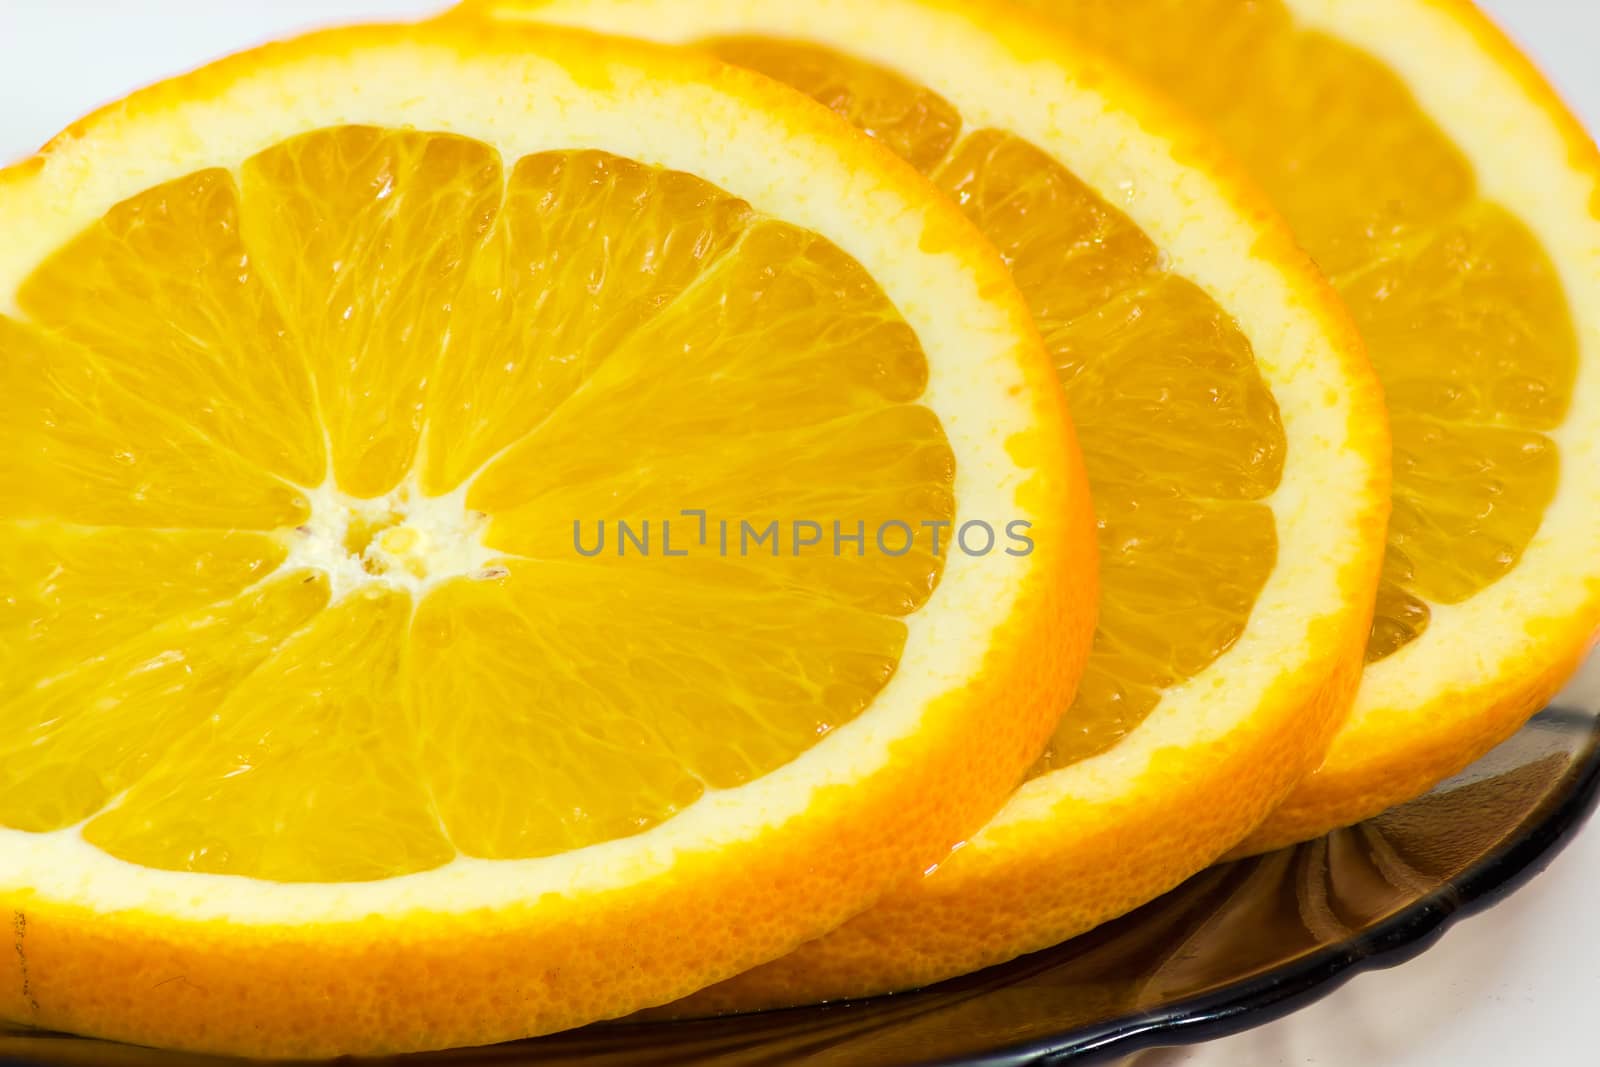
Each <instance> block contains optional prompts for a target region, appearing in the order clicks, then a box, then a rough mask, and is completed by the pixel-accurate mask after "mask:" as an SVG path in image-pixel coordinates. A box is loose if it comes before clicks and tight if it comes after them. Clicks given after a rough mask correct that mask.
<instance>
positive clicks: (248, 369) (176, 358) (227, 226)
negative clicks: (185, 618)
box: [17, 170, 326, 485]
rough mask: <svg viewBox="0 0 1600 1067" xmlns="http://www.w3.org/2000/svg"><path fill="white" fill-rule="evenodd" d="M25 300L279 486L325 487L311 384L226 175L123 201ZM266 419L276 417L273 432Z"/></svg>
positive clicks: (125, 379) (134, 389)
mask: <svg viewBox="0 0 1600 1067" xmlns="http://www.w3.org/2000/svg"><path fill="white" fill-rule="evenodd" d="M17 302H18V304H19V305H20V306H21V308H22V310H23V311H24V312H25V313H26V314H27V316H28V318H29V319H31V320H32V321H33V322H34V323H37V324H38V325H39V326H41V327H44V328H45V329H48V330H51V331H54V332H55V333H57V334H58V335H59V336H61V337H64V338H67V339H69V340H71V341H74V342H76V343H77V344H79V345H82V346H83V347H84V348H86V349H88V350H90V351H92V352H93V353H94V370H95V372H96V373H97V374H99V375H103V376H104V377H105V379H106V380H107V381H108V382H112V383H115V384H116V385H118V386H120V387H122V388H123V389H126V390H127V391H128V392H130V393H132V394H135V395H137V396H139V397H141V398H144V399H145V400H146V402H147V403H149V404H151V405H154V406H158V407H160V408H161V409H162V410H163V412H165V413H167V414H168V415H171V416H174V417H176V418H177V419H179V420H181V421H183V422H186V423H188V424H190V425H192V426H193V427H194V428H195V430H197V431H199V432H200V433H202V434H204V435H206V436H207V437H209V438H211V439H213V440H215V441H216V442H217V443H218V444H219V445H221V446H223V447H225V448H228V449H230V450H232V451H234V452H236V453H238V454H239V455H240V456H242V457H244V458H245V459H247V460H249V461H251V462H252V463H255V464H257V465H259V466H261V467H262V468H263V469H264V470H267V471H269V472H271V473H273V474H275V475H277V476H278V477H280V478H283V479H285V480H287V481H291V482H298V483H299V484H301V485H314V484H316V483H317V482H320V481H321V480H322V474H323V468H324V466H325V464H326V461H325V459H324V456H323V448H322V429H321V426H320V425H319V423H318V421H317V413H316V410H315V407H314V404H313V400H312V392H311V383H310V380H309V378H308V377H307V375H306V372H305V366H304V363H303V362H302V361H301V360H300V359H299V358H298V357H297V356H296V354H295V351H294V348H293V342H292V340H291V339H290V338H289V337H288V336H287V335H286V333H285V324H284V321H283V318H282V316H281V315H280V314H279V311H278V308H277V307H276V305H275V304H274V303H273V300H272V298H271V296H270V294H269V293H268V292H267V290H266V289H265V287H264V286H263V285H262V283H261V278H260V274H259V271H258V269H257V264H256V263H255V262H254V260H253V259H252V257H251V254H250V253H249V252H247V251H246V249H245V246H244V244H243V243H242V242H241V240H240V235H239V194H238V187H237V186H236V185H235V183H234V179H233V176H232V175H230V174H229V173H228V172H227V171H224V170H205V171H201V172H199V173H197V174H193V175H190V176H189V177H187V178H182V179H179V180H177V181H173V182H167V183H165V184H163V185H160V186H157V187H156V188H153V189H150V190H149V191H147V192H145V193H142V194H140V195H138V196H135V197H132V198H130V199H128V200H125V201H123V202H122V203H121V204H118V205H117V206H116V207H115V208H113V209H112V210H111V211H109V212H107V213H106V214H105V216H104V217H103V218H102V219H101V220H100V221H99V222H98V223H96V224H95V225H94V226H91V227H90V228H89V229H88V230H87V231H85V232H84V233H83V234H82V235H81V236H79V237H78V238H77V239H76V240H74V241H72V242H70V243H68V244H67V245H66V246H65V247H64V248H62V249H61V250H60V251H58V252H56V253H55V254H54V255H52V256H51V257H50V258H49V259H47V260H46V261H45V262H44V263H42V264H40V265H39V267H38V269H37V270H35V271H34V272H33V274H32V276H31V277H29V279H28V281H27V282H26V283H25V284H24V285H23V287H22V289H21V290H20V292H19V293H18V294H17ZM263 410H265V411H272V412H275V413H276V415H275V417H274V418H273V419H272V420H270V421H269V422H267V423H266V424H265V425H263V422H262V420H261V419H260V418H258V417H256V412H259V411H263Z"/></svg>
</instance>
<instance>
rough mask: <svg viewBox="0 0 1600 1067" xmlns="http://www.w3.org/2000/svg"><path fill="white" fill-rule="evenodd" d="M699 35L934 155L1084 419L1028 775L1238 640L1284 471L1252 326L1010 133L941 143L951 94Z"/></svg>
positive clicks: (1270, 553) (799, 46)
mask: <svg viewBox="0 0 1600 1067" xmlns="http://www.w3.org/2000/svg"><path fill="white" fill-rule="evenodd" d="M712 47H713V48H714V49H715V51H716V52H717V53H718V54H719V55H720V56H722V57H723V58H725V59H729V60H732V61H734V62H737V63H741V64H749V65H751V66H753V67H755V68H756V69H758V70H760V71H762V72H763V73H764V74H767V75H768V76H771V77H776V78H779V79H781V80H786V81H789V82H790V84H792V85H794V86H795V87H796V88H799V89H803V90H805V91H806V92H808V93H810V94H811V95H812V96H813V98H815V99H817V100H819V101H820V102H822V103H825V104H828V105H830V106H831V107H833V108H834V109H835V110H836V111H838V112H839V113H841V114H843V115H844V116H846V117H847V118H850V119H852V121H856V122H858V123H865V124H867V128H868V129H869V131H870V132H873V133H874V134H876V135H878V136H880V138H881V139H883V140H885V142H886V143H888V144H889V145H890V146H891V147H894V148H895V149H897V150H898V151H900V152H901V153H902V154H903V155H906V156H907V158H908V159H910V160H911V161H912V162H913V163H915V164H917V165H918V166H919V168H920V169H923V170H925V171H929V172H931V174H932V177H933V178H934V181H935V182H936V184H938V185H939V187H940V188H942V189H943V190H944V191H945V192H946V194H947V195H949V196H950V197H951V198H952V199H953V200H954V201H955V202H956V203H957V204H959V205H960V206H961V208H962V210H963V211H964V212H965V213H966V215H967V217H968V218H970V219H971V220H972V221H973V222H974V223H975V224H977V226H978V228H979V229H980V230H982V231H983V233H984V235H985V236H986V237H988V238H989V239H990V241H991V242H993V244H994V245H995V247H996V248H998V249H999V251H1000V253H1001V255H1002V256H1003V257H1004V258H1005V260H1006V263H1007V266H1009V267H1010V268H1011V272H1012V277H1013V278H1015V279H1016V282H1017V287H1018V288H1019V289H1020V290H1021V291H1022V294H1023V296H1024V297H1025V298H1026V299H1027V301H1028V305H1029V308H1030V309H1031V310H1032V311H1033V314H1034V318H1035V321H1036V322H1037V323H1038V325H1039V328H1040V331H1041V333H1042V334H1043V335H1044V338H1045V341H1046V343H1047V344H1048V345H1049V346H1050V348H1051V350H1052V353H1053V355H1054V356H1055V359H1056V365H1057V369H1058V372H1059V374H1060V376H1061V381H1062V383H1063V384H1064V385H1065V386H1066V388H1067V398H1068V403H1069V405H1070V406H1071V408H1072V413H1073V420H1074V422H1076V423H1077V424H1078V425H1079V426H1080V427H1081V428H1082V429H1083V430H1084V444H1083V449H1084V459H1085V462H1086V464H1087V466H1088V469H1089V479H1090V484H1091V486H1093V488H1094V494H1095V506H1096V511H1097V512H1098V515H1099V520H1100V561H1101V603H1102V607H1101V618H1100V630H1099V633H1098V634H1097V636H1096V639H1095V646H1094V651H1093V653H1092V654H1091V656H1090V659H1089V665H1088V667H1087V668H1086V671H1085V676H1084V680H1083V682H1082V683H1081V684H1080V688H1079V693H1078V698H1077V700H1076V702H1075V703H1074V704H1073V706H1072V708H1071V709H1069V710H1068V711H1067V712H1066V714H1065V715H1063V717H1062V720H1061V725H1060V726H1059V727H1058V729H1057V732H1056V736H1055V738H1054V740H1053V742H1052V744H1051V748H1050V750H1049V752H1047V753H1046V755H1045V757H1044V758H1043V759H1042V760H1041V761H1040V763H1039V764H1038V765H1037V766H1036V767H1035V768H1034V773H1035V774H1038V773H1043V772H1044V771H1047V770H1051V769H1053V768H1056V767H1061V766H1066V765H1067V764H1070V763H1073V762H1076V761H1077V760H1080V759H1083V758H1085V757H1087V756H1091V755H1094V754H1095V753H1097V752H1101V751H1104V750H1105V749H1107V748H1109V747H1110V746H1111V745H1113V744H1114V743H1115V742H1116V741H1117V740H1118V739H1119V738H1121V737H1123V736H1124V735H1126V733H1127V732H1128V731H1129V730H1130V729H1132V728H1133V727H1134V726H1136V725H1137V724H1138V723H1139V722H1140V721H1141V720H1142V719H1144V718H1145V716H1147V715H1148V714H1149V713H1150V711H1151V710H1152V709H1153V708H1154V707H1155V706H1156V704H1157V703H1158V702H1159V701H1160V698H1161V693H1162V692H1163V691H1164V690H1166V689H1169V688H1170V687H1172V686H1173V685H1175V684H1177V683H1179V682H1182V681H1183V680H1185V679H1187V678H1192V677H1194V676H1195V675H1196V674H1198V673H1199V672H1201V671H1203V670H1204V669H1205V668H1206V667H1207V666H1208V665H1209V664H1211V663H1212V662H1214V661H1215V660H1216V658H1217V657H1218V656H1220V655H1221V654H1222V653H1224V652H1226V651H1227V650H1228V648H1230V647H1231V646H1232V645H1233V643H1234V642H1235V641H1237V640H1238V637H1239V635H1240V634H1241V633H1242V632H1243V631H1244V628H1245V624H1246V622H1247V621H1248V619H1249V617H1250V611H1251V608H1252V607H1253V606H1254V604H1255V600H1256V597H1257V596H1258V594H1259V593H1260V591H1261V587H1262V585H1263V584H1264V583H1265V581H1266V579H1267V577H1268V576H1269V575H1270V574H1271V573H1272V570H1273V567H1274V566H1275V564H1276V547H1277V543H1276V533H1275V527H1274V522H1273V516H1272V512H1271V509H1270V508H1269V507H1267V506H1266V505H1264V504H1262V503H1260V501H1262V500H1264V499H1265V498H1266V497H1268V496H1270V495H1271V493H1272V492H1273V490H1274V489H1276V488H1277V485H1278V482H1279V479H1280V477H1281V475H1282V470H1283V454H1284V437H1283V429H1282V427H1281V425H1280V424H1279V420H1278V413H1277V408H1276V405H1275V403H1274V401H1273V399H1272V395H1271V393H1270V392H1269V391H1268V389H1267V387H1266V385H1265V383H1264V382H1263V381H1262V379H1261V375H1260V373H1259V371H1258V369H1257V368H1256V365H1255V359H1254V355H1253V353H1252V351H1251V348H1250V343H1249V341H1248V340H1247V339H1246V338H1245V336H1244V335H1243V334H1242V333H1241V332H1240V330H1239V328H1238V326H1237V325H1236V324H1235V323H1234V322H1233V321H1232V320H1231V319H1230V318H1229V316H1228V315H1227V314H1226V313H1224V312H1223V311H1222V309H1221V308H1219V307H1218V306H1217V304H1216V302H1215V301H1214V300H1213V299H1211V298H1210V297H1209V296H1207V295H1206V294H1205V293H1204V292H1202V291H1201V290H1200V289H1199V288H1197V287H1196V286H1194V285H1193V284H1191V283H1189V282H1186V281H1184V280H1183V279H1182V278H1179V277H1175V276H1173V275H1172V274H1171V273H1170V272H1169V271H1168V270H1167V268H1166V267H1165V265H1164V262H1163V257H1162V256H1161V254H1160V250H1159V249H1158V248H1157V247H1156V245H1155V244H1154V242H1152V241H1151V240H1150V238H1149V237H1147V236H1146V235H1145V234H1144V233H1143V232H1142V231H1141V230H1140V229H1139V228H1138V227H1137V226H1135V225H1134V224H1133V223H1132V222H1131V221H1130V220H1129V219H1128V218H1127V216H1126V215H1124V214H1123V213H1122V212H1120V211H1118V210H1117V209H1116V208H1114V207H1112V206H1111V205H1110V204H1108V203H1107V202H1106V201H1105V200H1104V199H1103V198H1102V197H1100V196H1099V195H1098V194H1096V193H1095V192H1094V191H1093V190H1092V189H1090V188H1089V187H1088V186H1086V185H1085V184H1084V183H1083V182H1081V181H1080V180H1078V179H1077V178H1076V177H1074V176H1073V175H1072V173H1071V172H1070V171H1068V170H1067V169H1066V168H1065V167H1063V166H1062V165H1061V164H1059V163H1058V162H1056V161H1055V160H1053V159H1051V158H1050V157H1049V156H1048V155H1047V154H1045V153H1044V152H1042V151H1040V150H1039V149H1038V148H1037V147H1035V146H1034V145H1032V144H1029V143H1028V142H1027V141H1026V140H1024V139H1022V138H1020V137H1017V136H1015V135H1013V134H1008V133H1004V132H1002V131H999V130H993V129H977V130H970V131H968V132H967V133H966V135H965V136H964V137H963V138H961V139H960V140H959V141H957V140H956V138H955V135H954V131H956V130H957V129H959V122H958V121H957V118H955V116H956V112H955V111H954V108H953V107H952V106H951V105H950V104H949V103H948V102H946V101H944V100H942V99H941V98H939V97H938V96H936V95H935V94H933V93H932V92H931V91H929V90H928V89H926V88H923V87H921V86H918V85H916V84H914V83H912V82H910V81H908V80H906V79H904V78H902V77H900V76H898V75H896V74H894V73H893V72H891V71H887V70H884V69H883V68H880V67H877V66H875V65H873V64H870V63H867V62H866V61H864V60H862V59H859V58H856V57H851V56H845V55H842V54H840V53H839V52H837V51H833V50H831V49H828V48H824V47H822V46H819V45H815V44H811V43H806V42H798V41H786V40H777V39H770V38H761V37H752V36H746V37H727V38H717V39H714V40H713V41H712ZM946 132H949V134H950V135H949V136H948V137H946V136H945V134H946ZM935 145H943V146H946V148H947V151H946V153H945V155H944V156H943V157H942V158H941V157H939V156H937V155H936V154H935V152H934V146H935Z"/></svg>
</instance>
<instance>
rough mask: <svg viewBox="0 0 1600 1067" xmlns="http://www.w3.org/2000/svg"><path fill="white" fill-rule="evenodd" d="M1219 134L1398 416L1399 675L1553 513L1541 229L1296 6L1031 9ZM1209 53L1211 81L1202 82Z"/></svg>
mask: <svg viewBox="0 0 1600 1067" xmlns="http://www.w3.org/2000/svg"><path fill="white" fill-rule="evenodd" d="M1028 6H1031V7H1035V8H1038V9H1040V10H1041V11H1044V12H1046V13H1047V14H1049V15H1050V16H1051V17H1052V18H1054V19H1056V20H1057V21H1059V22H1060V23H1061V24H1062V25H1063V26H1064V27H1066V28H1068V29H1070V30H1071V31H1072V32H1074V33H1075V34H1077V35H1079V36H1081V37H1082V38H1084V39H1085V40H1087V41H1089V42H1090V43H1092V44H1094V45H1096V46H1097V47H1100V48H1102V49H1104V50H1105V51H1106V52H1107V53H1108V54H1110V55H1111V56H1113V57H1115V58H1116V59H1118V60H1119V61H1121V62H1123V63H1125V64H1127V65H1128V66H1130V67H1131V68H1132V69H1133V70H1134V71H1136V72H1137V73H1139V74H1141V75H1144V76H1146V77H1147V78H1149V79H1150V80H1151V81H1152V82H1153V83H1154V84H1156V85H1158V86H1161V87H1162V88H1164V89H1166V90H1168V91H1169V92H1170V93H1171V94H1172V95H1173V97H1174V98H1175V99H1177V100H1180V101H1182V102H1183V103H1184V105H1185V106H1186V107H1187V108H1188V109H1189V110H1190V111H1191V112H1192V113H1194V114H1195V115H1198V116H1200V117H1202V118H1203V119H1205V120H1206V121H1207V122H1208V123H1210V124H1211V125H1213V126H1214V127H1215V128H1216V129H1217V130H1218V131H1219V132H1220V133H1221V135H1222V136H1223V138H1224V139H1225V140H1226V142H1227V143H1228V145H1229V146H1230V147H1231V148H1232V149H1233V151H1234V152H1235V153H1236V154H1237V155H1238V156H1239V158H1240V159H1242V160H1243V161H1244V163H1245V164H1246V165H1247V166H1248V167H1249V168H1250V169H1251V170H1252V171H1253V172H1254V174H1255V176H1256V178H1257V179H1258V180H1259V181H1260V182H1261V183H1262V184H1263V186H1264V187H1265V188H1266V189H1267V191H1268V193H1269V194H1270V195H1271V196H1272V198H1273V199H1274V201H1275V202H1276V203H1277V205H1278V207H1279V208H1280V209H1281V210H1282V211H1283V212H1284V214H1285V216H1286V217H1287V218H1288V220H1289V222H1290V224H1291V226H1292V227H1293V228H1294V230H1295V233H1296V235H1297V236H1298V237H1299V238H1300V240H1301V242H1302V243H1303V244H1304V245H1305V247H1306V248H1307V249H1308V250H1310V252H1311V253H1312V255H1313V256H1315V257H1316V259H1317V260H1318V262H1319V264H1320V265H1321V266H1322V268H1323V270H1324V271H1325V272H1326V273H1327V274H1328V275H1329V277H1330V278H1332V279H1333V281H1334V283H1335V285H1336V286H1337V287H1338V289H1339V291H1340V293H1341V294H1342V295H1343V297H1344V299H1345V302H1346V303H1347V304H1348V305H1349V307H1350V310H1351V312H1352V313H1353V315H1354V316H1355V319H1356V321H1357V324H1358V325H1359V326H1360V328H1361V332H1362V335H1363V337H1364V338H1365V340H1366V342H1367V345H1368V350H1369V353H1370V355H1371V358H1372V362H1373V365H1374V367H1375V368H1376V369H1377V372H1378V375H1379V377H1380V378H1381V379H1382V380H1383V385H1384V389H1385V392H1386V395H1387V399H1388V402H1389V406H1390V410H1391V416H1392V425H1393V432H1394V445H1395V468H1394V478H1395V487H1394V516H1393V519H1392V520H1391V523H1390V529H1389V547H1388V556H1387V559H1386V561H1385V567H1384V579H1383V584H1382V587H1381V589H1380V592H1379V595H1378V605H1377V608H1378V610H1377V617H1376V619H1375V621H1374V623H1373V630H1372V637H1371V640H1370V642H1369V644H1368V648H1367V659H1368V661H1369V662H1371V661H1376V660H1380V659H1383V658H1384V657H1386V656H1388V655H1391V654H1392V653H1394V652H1395V651H1397V650H1398V649H1400V648H1403V647H1404V646H1405V645H1407V644H1409V643H1410V642H1411V641H1413V640H1415V639H1416V638H1417V636H1418V635H1420V634H1421V633H1422V632H1424V631H1425V630H1426V629H1427V626H1428V622H1429V620H1430V617H1431V610H1430V608H1429V604H1430V603H1433V604H1454V603H1459V602H1461V601H1463V600H1466V599H1467V598H1469V597H1471V596H1472V595H1473V594H1475V593H1477V592H1479V591H1480V590H1482V589H1484V588H1486V587H1487V586H1489V585H1490V584H1492V583H1493V582H1494V581H1495V580H1496V579H1498V578H1500V577H1501V576H1502V575H1504V574H1506V573H1507V572H1508V571H1509V570H1510V569H1511V568H1512V567H1514V566H1515V565H1516V563H1517V560H1518V559H1519V558H1520V557H1521V555H1522V553H1523V551H1524V550H1525V549H1526V548H1527V546H1528V544H1529V542H1530V541H1531V540H1532V538H1533V536H1534V534H1535V532H1536V531H1537V530H1538V529H1539V526H1540V523H1541V521H1542V519H1543V516H1544V512H1545V509H1546V508H1547V507H1548V506H1549V503H1550V500H1551V499H1552V497H1553V495H1554V493H1555V489H1556V484H1557V481H1558V479H1559V473H1560V471H1559V468H1560V458H1559V455H1558V453H1557V449H1556V447H1555V445H1554V443H1553V442H1552V440H1551V439H1550V437H1549V433H1550V431H1551V430H1553V429H1555V428H1556V427H1557V426H1559V425H1560V424H1561V422H1562V421H1563V419H1564V418H1565V416H1566V412H1567V408H1568V405H1569V404H1570V402H1571V399H1572V389H1573V383H1574V378H1575V375H1576V373H1577V365H1578V352H1577V339H1576V336H1575V333H1574V328H1573V325H1572V320H1571V316H1570V314H1569V311H1568V307H1567V303H1566V298H1565V295H1564V293H1563V290H1562V287H1561V284H1560V279H1559V278H1558V277H1557V276H1556V273H1555V270H1554V268H1553V266H1552V264H1551V263H1550V261H1549V259H1548V257H1547V256H1546V254H1545V252H1544V250H1543V249H1542V248H1541V247H1540V245H1539V243H1538V241H1537V240H1536V239H1535V238H1534V236H1533V235H1532V234H1531V233H1530V232H1529V230H1528V228H1527V226H1526V225H1524V224H1523V223H1522V222H1521V221H1520V220H1519V219H1517V218H1516V217H1515V216H1514V215H1512V214H1511V213H1510V212H1509V211H1507V210H1506V209H1505V208H1504V207H1502V206H1500V205H1498V204H1495V203H1493V202H1492V201H1489V200H1486V199H1485V198H1484V197H1483V196H1482V195H1481V194H1480V193H1479V191H1478V189H1477V186H1476V178H1475V175H1474V173H1473V170H1472V167H1471V164H1470V163H1469V162H1468V160H1467V159H1466V158H1465V157H1464V156H1463V155H1462V154H1461V152H1460V151H1459V150H1458V149H1457V148H1456V146H1455V145H1454V144H1453V143H1451V141H1450V140H1449V139H1448V138H1447V137H1446V136H1445V134H1444V133H1443V132H1442V131H1441V130H1440V129H1439V128H1438V127H1437V126H1436V125H1435V124H1434V123H1433V121H1432V120H1431V119H1430V118H1429V117H1428V116H1427V114H1426V113H1425V112H1424V111H1423V110H1422V109H1421V107H1420V106H1419V105H1418V103H1417V101H1416V100H1415V98H1414V97H1413V96H1412V95H1411V92H1410V90H1409V89H1408V88H1407V87H1406V86H1405V85H1404V84H1403V83H1402V82H1401V81H1400V80H1399V78H1398V77H1397V76H1396V75H1395V74H1394V73H1393V72H1392V71H1391V70H1389V69H1388V68H1387V67H1386V66H1384V65H1383V64H1381V63H1380V62H1378V61H1377V60H1376V59H1374V58H1373V57H1372V56H1371V55H1369V54H1367V53H1365V52H1363V51H1360V50H1358V49H1356V48H1353V47H1351V46H1350V45H1347V44H1345V43H1343V42H1341V41H1338V40H1336V39H1334V38H1332V37H1329V36H1327V35H1325V34H1322V33H1319V32H1314V31H1310V30H1307V29H1304V28H1301V27H1299V26H1297V25H1296V24H1295V22H1294V19H1293V17H1292V15H1291V13H1290V11H1289V10H1288V9H1287V8H1286V7H1285V5H1284V4H1283V3H1282V2H1281V0H1248V2H1245V0H1071V2H1063V0H1028ZM1197 41H1203V42H1204V48H1205V53H1206V54H1205V61H1204V62H1196V61H1195V52H1194V49H1195V42H1197Z"/></svg>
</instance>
